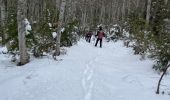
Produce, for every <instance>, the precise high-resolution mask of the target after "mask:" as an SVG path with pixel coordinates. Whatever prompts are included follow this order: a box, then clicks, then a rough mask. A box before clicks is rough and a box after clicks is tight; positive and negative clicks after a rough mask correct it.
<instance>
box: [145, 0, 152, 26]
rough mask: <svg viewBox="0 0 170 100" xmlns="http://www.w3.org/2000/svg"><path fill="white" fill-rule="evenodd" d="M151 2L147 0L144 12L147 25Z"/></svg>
mask: <svg viewBox="0 0 170 100" xmlns="http://www.w3.org/2000/svg"><path fill="white" fill-rule="evenodd" d="M151 2H152V0H148V2H147V11H146V23H147V24H149V20H150V14H151V13H150V10H151Z"/></svg>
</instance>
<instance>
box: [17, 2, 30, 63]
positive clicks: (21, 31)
mask: <svg viewBox="0 0 170 100" xmlns="http://www.w3.org/2000/svg"><path fill="white" fill-rule="evenodd" d="M26 1H27V0H18V9H17V23H18V39H19V51H20V62H19V65H24V64H26V63H28V62H29V55H28V53H27V47H26V38H25V34H26V25H25V19H26V16H25V15H26V3H27V2H26Z"/></svg>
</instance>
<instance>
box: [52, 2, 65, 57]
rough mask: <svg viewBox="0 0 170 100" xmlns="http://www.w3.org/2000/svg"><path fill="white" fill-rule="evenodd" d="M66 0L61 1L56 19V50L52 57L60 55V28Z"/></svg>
mask: <svg viewBox="0 0 170 100" xmlns="http://www.w3.org/2000/svg"><path fill="white" fill-rule="evenodd" d="M65 6H66V0H62V1H61V6H60V12H59V19H58V28H57V29H58V31H57V41H56V50H55V53H54V54H53V57H54V59H56V58H55V57H56V56H59V55H60V38H61V28H62V25H63V21H64V12H65Z"/></svg>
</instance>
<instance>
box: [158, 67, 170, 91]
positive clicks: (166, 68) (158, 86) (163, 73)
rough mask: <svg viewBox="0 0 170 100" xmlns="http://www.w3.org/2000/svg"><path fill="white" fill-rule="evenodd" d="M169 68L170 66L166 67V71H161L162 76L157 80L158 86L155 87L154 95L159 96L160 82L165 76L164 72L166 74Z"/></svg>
mask: <svg viewBox="0 0 170 100" xmlns="http://www.w3.org/2000/svg"><path fill="white" fill-rule="evenodd" d="M169 67H170V65H168V66H167V67H166V69H165V70H164V71H163V73H162V75H161V77H160V79H159V82H158V86H157V90H156V94H159V91H160V85H161V81H162V79H163V77H164V75H165V74H166V72H167V70H168V68H169Z"/></svg>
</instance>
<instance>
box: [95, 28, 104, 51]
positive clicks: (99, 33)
mask: <svg viewBox="0 0 170 100" xmlns="http://www.w3.org/2000/svg"><path fill="white" fill-rule="evenodd" d="M96 36H97V40H96V44H95V47H96V46H97V44H98V42H99V41H100V48H102V40H103V37H105V33H104V32H103V31H102V27H99V31H98V32H97V35H96Z"/></svg>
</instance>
